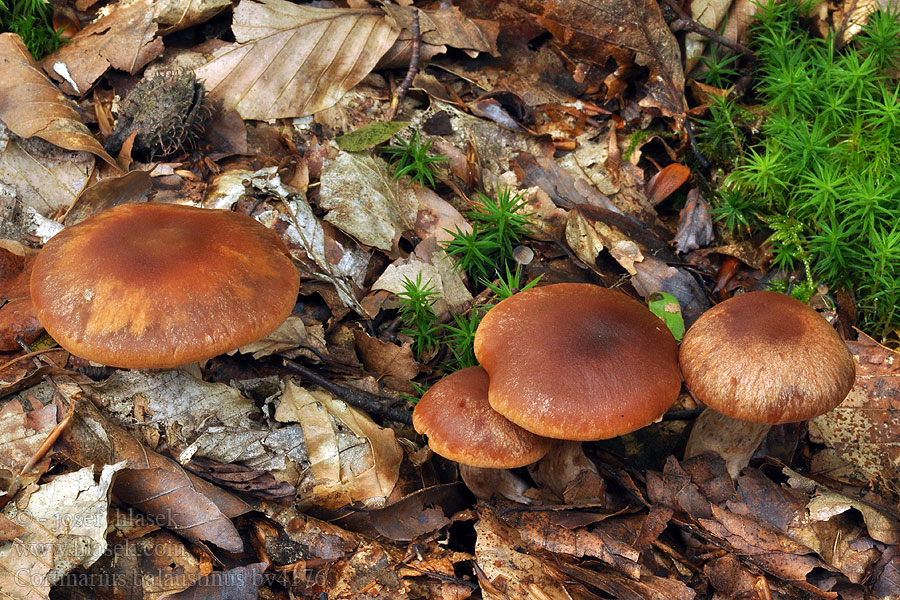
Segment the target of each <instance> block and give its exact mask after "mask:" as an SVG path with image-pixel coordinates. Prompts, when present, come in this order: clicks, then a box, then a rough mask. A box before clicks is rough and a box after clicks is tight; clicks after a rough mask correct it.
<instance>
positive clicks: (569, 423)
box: [475, 283, 681, 441]
mask: <svg viewBox="0 0 900 600" xmlns="http://www.w3.org/2000/svg"><path fill="white" fill-rule="evenodd" d="M475 356H476V357H477V358H478V362H480V363H481V365H482V366H483V367H484V368H485V370H486V371H487V372H488V373H489V375H490V391H489V394H488V396H489V399H490V403H491V406H492V407H493V408H494V410H496V411H497V412H499V413H500V414H502V415H503V416H505V417H506V418H507V419H509V420H510V421H512V422H513V423H515V424H517V425H519V426H521V427H523V428H525V429H527V430H528V431H531V432H534V433H536V434H538V435H541V436H544V437H550V438H557V439H567V440H577V441H588V440H599V439H607V438H612V437H616V436H619V435H623V434H625V433H630V432H632V431H635V430H637V429H640V428H641V427H644V426H646V425H649V424H650V423H652V422H653V421H655V420H656V419H658V418H659V417H660V416H661V415H662V414H663V413H664V412H665V411H666V409H667V408H668V407H669V406H670V405H671V404H672V402H673V401H674V400H675V398H676V397H677V396H678V392H679V390H680V389H681V374H680V372H679V370H678V345H677V344H676V343H675V339H674V338H673V337H672V334H671V333H670V332H669V330H668V329H667V328H666V326H665V324H664V323H663V322H662V321H661V320H660V319H659V318H658V317H656V316H655V315H654V314H653V313H651V312H650V311H649V310H648V309H647V308H646V307H645V306H644V305H643V304H641V303H640V302H638V301H636V300H634V299H632V298H629V297H628V296H626V295H625V294H623V293H621V292H618V291H614V290H610V289H607V288H602V287H599V286H596V285H590V284H583V283H559V284H553V285H547V286H543V287H537V288H532V289H529V290H525V291H523V292H520V293H518V294H516V295H515V296H512V297H510V298H507V299H506V300H503V301H502V302H500V303H499V304H497V306H495V307H494V308H492V309H491V310H490V311H488V313H487V314H486V315H485V317H484V319H483V320H482V321H481V324H480V325H479V326H478V330H477V332H476V334H475Z"/></svg>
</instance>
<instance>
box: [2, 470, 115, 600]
mask: <svg viewBox="0 0 900 600" xmlns="http://www.w3.org/2000/svg"><path fill="white" fill-rule="evenodd" d="M123 466H124V465H123V464H121V463H120V464H118V465H106V466H104V467H103V471H102V473H101V474H100V480H99V482H98V483H94V468H93V466H88V467H84V468H83V469H81V470H78V471H73V472H71V473H64V474H62V475H58V476H57V477H55V478H54V479H53V480H52V481H50V482H48V483H45V484H43V485H41V486H40V487H38V486H37V485H32V486H30V487H29V488H28V489H26V490H24V491H23V492H22V493H21V494H20V495H19V496H17V498H16V499H15V501H13V502H10V503H9V504H7V505H6V507H5V508H4V510H3V514H4V515H5V516H6V517H7V518H9V519H10V520H11V521H13V522H14V523H16V524H18V525H20V526H21V527H23V528H24V531H23V532H22V533H21V535H19V536H17V537H16V538H15V539H13V540H10V541H7V542H0V589H2V590H3V592H2V593H3V595H4V597H6V598H10V599H28V600H32V599H34V598H46V597H47V593H48V592H49V589H50V585H52V584H55V583H57V582H58V581H59V580H60V579H62V578H63V577H64V576H65V575H66V574H67V573H69V572H70V571H71V570H72V569H74V568H75V567H78V566H84V567H87V566H90V565H91V564H92V563H94V562H95V561H96V560H97V559H98V558H100V556H102V555H103V553H104V551H105V550H106V536H105V534H106V527H107V511H108V509H109V489H110V485H111V484H112V478H113V475H114V474H115V473H116V471H119V470H120V469H122V468H123Z"/></svg>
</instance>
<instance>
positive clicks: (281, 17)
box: [197, 0, 400, 120]
mask: <svg viewBox="0 0 900 600" xmlns="http://www.w3.org/2000/svg"><path fill="white" fill-rule="evenodd" d="M231 30H232V31H233V32H234V37H235V39H236V40H237V43H235V44H232V45H229V46H225V47H222V48H220V49H218V50H216V51H214V52H213V58H212V60H211V61H210V62H209V63H207V64H206V65H204V66H203V67H200V68H199V69H197V77H198V79H200V80H201V81H204V82H205V84H206V87H207V89H208V90H209V92H210V97H211V98H213V99H216V100H221V101H222V102H223V105H224V108H225V109H226V110H229V109H232V108H233V109H235V110H237V111H238V112H239V113H240V114H241V116H242V117H243V118H244V119H259V120H266V119H277V118H291V117H302V116H304V115H309V114H313V113H315V112H318V111H320V110H322V109H325V108H328V107H329V106H332V105H333V104H335V103H336V102H337V101H338V100H339V99H340V97H341V96H343V95H344V94H345V93H346V92H347V91H348V90H349V89H350V88H352V87H353V86H355V85H356V84H357V83H359V82H360V81H362V79H363V78H364V77H365V76H366V75H368V74H369V72H370V71H371V70H372V69H373V68H374V67H375V65H376V64H377V63H378V60H379V59H380V58H381V56H382V55H383V54H384V53H385V52H387V50H388V49H389V48H390V47H391V45H392V44H393V43H394V40H396V39H397V35H398V34H399V32H400V31H399V29H398V28H397V26H396V25H395V24H394V22H393V20H391V19H390V18H388V17H387V16H386V15H385V14H384V13H383V12H382V11H380V10H372V9H369V10H365V9H363V10H354V9H343V8H335V9H325V8H312V7H309V6H299V5H296V4H292V3H290V2H286V1H284V0H263V1H261V2H256V1H253V0H242V1H241V3H240V4H238V5H237V8H235V9H234V20H233V22H232V26H231Z"/></svg>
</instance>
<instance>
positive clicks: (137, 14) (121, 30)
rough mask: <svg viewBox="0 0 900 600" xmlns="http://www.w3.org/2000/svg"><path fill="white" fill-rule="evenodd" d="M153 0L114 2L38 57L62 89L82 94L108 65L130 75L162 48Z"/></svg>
mask: <svg viewBox="0 0 900 600" xmlns="http://www.w3.org/2000/svg"><path fill="white" fill-rule="evenodd" d="M154 4H156V2H155V1H154V0H133V1H132V2H117V3H115V4H112V5H111V7H112V9H111V10H110V11H109V12H108V13H106V14H104V15H103V16H102V17H100V18H99V19H97V20H96V21H94V22H93V23H90V24H89V25H88V26H87V27H85V28H84V29H82V30H81V31H79V32H78V33H77V34H75V36H74V37H73V38H72V39H71V40H70V41H69V42H68V43H66V44H63V45H62V46H60V48H59V50H57V51H56V52H54V53H53V54H51V55H49V56H47V57H46V58H44V60H43V61H41V66H43V68H44V71H46V72H47V74H48V75H49V76H50V77H52V78H53V79H54V80H55V81H56V82H58V83H59V84H60V86H61V87H62V88H63V90H65V92H66V93H69V94H75V95H78V96H81V95H84V94H86V93H87V92H88V91H89V90H90V89H91V87H92V86H93V85H94V83H95V82H96V81H97V79H98V78H99V77H100V76H101V75H103V74H104V73H105V72H106V70H107V69H109V68H110V67H112V68H114V69H119V70H120V71H125V72H126V73H130V74H131V75H134V74H135V73H137V72H138V71H140V70H141V69H142V68H144V66H145V65H146V64H147V63H149V62H150V61H151V60H153V59H154V58H156V57H157V56H159V55H160V54H162V52H163V50H164V49H165V48H164V46H163V41H162V38H160V37H158V36H157V29H158V26H157V24H156V23H155V22H154V21H153V18H154V10H153V5H154Z"/></svg>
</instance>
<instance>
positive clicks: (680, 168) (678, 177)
mask: <svg viewBox="0 0 900 600" xmlns="http://www.w3.org/2000/svg"><path fill="white" fill-rule="evenodd" d="M690 176H691V170H690V169H689V168H687V167H686V166H684V165H682V164H679V163H672V164H670V165H666V166H665V167H664V168H662V169H660V170H659V171H658V172H657V173H656V175H654V176H653V177H651V178H650V181H648V182H647V185H646V192H647V199H648V200H649V201H650V204H652V205H653V206H656V205H657V204H659V203H660V202H662V201H663V200H665V199H666V198H668V197H669V196H671V195H672V194H673V193H675V190H677V189H678V188H680V187H681V186H682V184H684V182H685V181H687V180H688V177H690Z"/></svg>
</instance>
